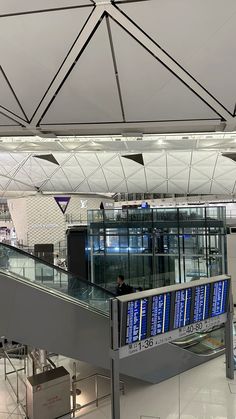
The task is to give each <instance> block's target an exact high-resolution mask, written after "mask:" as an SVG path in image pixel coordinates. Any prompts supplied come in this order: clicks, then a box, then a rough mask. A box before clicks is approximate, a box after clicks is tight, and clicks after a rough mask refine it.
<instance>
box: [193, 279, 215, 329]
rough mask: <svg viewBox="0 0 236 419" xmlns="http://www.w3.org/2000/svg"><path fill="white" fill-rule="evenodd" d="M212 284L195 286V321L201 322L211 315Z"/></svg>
mask: <svg viewBox="0 0 236 419" xmlns="http://www.w3.org/2000/svg"><path fill="white" fill-rule="evenodd" d="M210 290H211V287H210V284H206V285H199V286H197V287H195V298H194V312H193V322H194V323H195V322H199V321H202V320H204V319H207V318H208V317H209V303H210Z"/></svg>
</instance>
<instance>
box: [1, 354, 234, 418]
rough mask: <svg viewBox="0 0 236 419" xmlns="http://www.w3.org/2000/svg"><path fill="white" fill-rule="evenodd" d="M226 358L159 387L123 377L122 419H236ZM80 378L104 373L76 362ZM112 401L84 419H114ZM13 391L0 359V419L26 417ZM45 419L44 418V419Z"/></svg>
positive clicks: (68, 365)
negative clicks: (226, 373) (7, 381)
mask: <svg viewBox="0 0 236 419" xmlns="http://www.w3.org/2000/svg"><path fill="white" fill-rule="evenodd" d="M224 360H225V359H224V356H221V357H219V358H217V359H215V360H212V361H210V362H208V363H207V364H205V365H201V366H200V367H197V368H194V369H192V370H190V371H188V372H185V373H183V374H181V375H179V376H177V377H174V378H171V379H170V380H167V381H165V382H163V383H160V384H157V385H150V384H146V383H143V382H141V381H138V380H135V379H130V378H127V377H121V378H122V379H123V380H124V382H125V395H124V396H121V419H159V418H160V419H236V380H235V382H234V381H231V380H228V379H226V378H225V363H224ZM57 362H58V363H59V364H60V365H64V366H65V367H66V368H67V369H68V370H69V371H70V372H72V368H73V360H69V359H66V358H62V357H59V360H58V361H57ZM77 371H78V373H79V374H78V378H83V377H85V376H88V375H90V374H93V373H94V372H99V373H104V371H99V370H98V369H94V368H93V367H91V366H89V365H88V364H84V363H80V362H78V363H77ZM88 393H89V389H88V390H87V393H86V390H85V391H82V393H81V396H78V400H77V402H78V403H80V404H83V403H84V402H86V397H88ZM110 409H111V407H110V401H109V400H106V401H103V402H102V404H100V406H99V408H98V409H96V408H91V410H89V411H86V412H85V411H83V409H82V410H81V412H80V414H79V417H84V418H85V419H111V413H110ZM24 417H25V415H24V414H23V412H22V411H21V409H20V408H18V407H17V405H16V403H15V399H14V398H13V395H12V392H11V389H10V387H9V385H8V384H7V383H5V381H4V370H3V360H2V359H0V419H7V418H13V419H14V418H15V419H18V418H19V419H20V418H24ZM42 419H43V418H42Z"/></svg>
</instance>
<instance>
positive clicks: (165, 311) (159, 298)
mask: <svg viewBox="0 0 236 419" xmlns="http://www.w3.org/2000/svg"><path fill="white" fill-rule="evenodd" d="M170 296H171V294H170V292H168V293H166V294H160V295H155V296H154V297H152V310H151V313H152V314H151V336H156V335H159V334H160V333H166V332H168V331H169V329H170Z"/></svg>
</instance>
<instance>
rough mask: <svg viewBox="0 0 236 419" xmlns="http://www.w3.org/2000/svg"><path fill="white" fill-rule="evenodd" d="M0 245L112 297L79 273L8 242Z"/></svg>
mask: <svg viewBox="0 0 236 419" xmlns="http://www.w3.org/2000/svg"><path fill="white" fill-rule="evenodd" d="M1 246H3V247H6V248H7V249H10V250H14V251H15V252H18V253H21V254H22V255H23V256H26V257H28V258H30V259H33V260H35V261H37V262H39V263H42V264H44V265H47V266H48V267H50V268H52V269H56V270H57V271H60V272H61V273H63V274H64V275H66V274H67V275H68V277H70V278H75V279H76V278H77V279H79V280H80V281H82V282H84V283H85V284H87V285H90V286H91V287H94V288H97V289H99V290H101V291H103V292H106V294H109V295H111V296H112V297H114V295H115V294H114V293H113V292H111V291H108V290H106V289H104V288H103V287H101V286H100V285H98V284H95V283H93V282H90V281H89V280H87V279H85V278H82V277H80V276H79V275H77V274H73V273H72V272H70V271H65V270H64V269H63V268H60V267H59V266H56V265H53V264H52V263H50V262H47V261H45V260H43V259H40V258H39V257H38V256H34V255H31V254H29V253H27V252H25V251H24V250H22V249H20V248H18V247H15V246H11V245H10V244H6V243H2V242H1V243H0V248H1Z"/></svg>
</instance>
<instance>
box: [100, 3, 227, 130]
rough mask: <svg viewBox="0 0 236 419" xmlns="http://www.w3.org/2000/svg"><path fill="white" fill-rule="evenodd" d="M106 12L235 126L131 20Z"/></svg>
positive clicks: (116, 12)
mask: <svg viewBox="0 0 236 419" xmlns="http://www.w3.org/2000/svg"><path fill="white" fill-rule="evenodd" d="M106 10H107V12H108V13H109V15H110V16H111V17H112V18H113V19H114V20H115V21H116V22H117V23H119V24H120V25H121V26H122V27H123V28H124V29H126V30H127V31H128V32H129V33H130V34H131V35H132V36H133V37H134V38H135V39H136V40H137V41H138V42H140V43H141V44H142V45H143V46H144V47H145V48H146V49H147V50H148V51H150V52H151V54H153V55H154V56H155V57H157V58H158V59H159V60H160V61H161V62H162V63H163V64H164V65H165V66H166V67H167V68H169V70H170V71H171V72H172V73H174V74H175V75H176V76H177V77H178V78H179V79H180V80H182V81H183V82H184V83H185V84H186V85H187V86H188V87H189V88H190V89H192V90H193V91H194V92H195V93H196V94H197V95H198V96H200V98H202V100H203V101H204V102H206V103H207V104H208V105H209V106H210V107H211V108H212V109H213V110H214V111H215V112H217V113H218V114H219V115H220V116H221V117H222V118H223V119H224V120H225V121H227V122H228V123H234V124H235V118H234V117H232V115H231V114H230V113H229V112H228V111H227V110H226V109H225V108H224V107H223V106H221V104H220V103H218V102H217V100H215V99H214V98H213V97H212V96H211V95H210V94H209V93H207V92H206V91H205V89H204V88H203V87H201V85H200V84H198V83H197V82H196V81H195V80H194V79H193V78H192V77H191V76H190V75H189V74H188V73H187V72H186V71H185V70H184V69H183V68H182V67H181V66H180V65H178V64H177V62H175V61H174V60H173V59H172V58H171V57H170V56H169V55H168V54H167V53H166V52H165V51H163V49H161V48H160V47H159V46H158V45H157V44H155V42H154V41H152V40H151V39H150V38H149V37H148V36H147V35H146V34H145V33H144V32H142V31H141V30H140V29H139V28H138V27H137V26H136V25H135V24H134V23H132V21H131V20H129V19H128V18H127V17H126V16H125V15H124V14H123V13H121V12H120V10H119V9H118V8H116V7H114V6H113V5H111V4H110V5H109V4H108V5H107V6H106Z"/></svg>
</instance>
